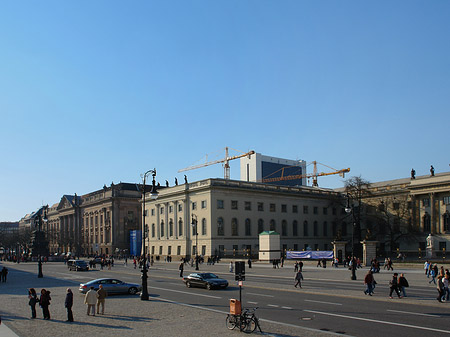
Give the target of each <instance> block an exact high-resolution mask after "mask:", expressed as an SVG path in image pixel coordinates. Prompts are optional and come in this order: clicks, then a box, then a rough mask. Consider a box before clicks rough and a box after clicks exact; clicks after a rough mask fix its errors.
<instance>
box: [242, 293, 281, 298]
mask: <svg viewBox="0 0 450 337" xmlns="http://www.w3.org/2000/svg"><path fill="white" fill-rule="evenodd" d="M247 294H248V295H256V296H264V297H275V296H273V295H264V294H257V293H247Z"/></svg>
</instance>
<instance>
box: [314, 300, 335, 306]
mask: <svg viewBox="0 0 450 337" xmlns="http://www.w3.org/2000/svg"><path fill="white" fill-rule="evenodd" d="M305 302H313V303H321V304H331V305H342V304H341V303H333V302H322V301H314V300H305Z"/></svg>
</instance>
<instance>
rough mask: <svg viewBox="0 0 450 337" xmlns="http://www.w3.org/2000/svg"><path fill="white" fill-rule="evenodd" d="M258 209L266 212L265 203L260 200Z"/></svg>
mask: <svg viewBox="0 0 450 337" xmlns="http://www.w3.org/2000/svg"><path fill="white" fill-rule="evenodd" d="M258 211H259V212H264V203H263V202H258Z"/></svg>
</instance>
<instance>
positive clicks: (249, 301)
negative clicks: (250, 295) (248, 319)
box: [247, 301, 258, 304]
mask: <svg viewBox="0 0 450 337" xmlns="http://www.w3.org/2000/svg"><path fill="white" fill-rule="evenodd" d="M247 303H250V304H258V302H251V301H248V302H247Z"/></svg>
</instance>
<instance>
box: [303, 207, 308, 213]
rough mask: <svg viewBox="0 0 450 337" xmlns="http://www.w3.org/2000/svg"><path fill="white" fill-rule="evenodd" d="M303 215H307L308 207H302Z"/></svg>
mask: <svg viewBox="0 0 450 337" xmlns="http://www.w3.org/2000/svg"><path fill="white" fill-rule="evenodd" d="M303 214H308V206H303Z"/></svg>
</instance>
